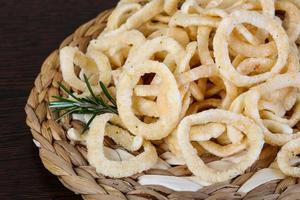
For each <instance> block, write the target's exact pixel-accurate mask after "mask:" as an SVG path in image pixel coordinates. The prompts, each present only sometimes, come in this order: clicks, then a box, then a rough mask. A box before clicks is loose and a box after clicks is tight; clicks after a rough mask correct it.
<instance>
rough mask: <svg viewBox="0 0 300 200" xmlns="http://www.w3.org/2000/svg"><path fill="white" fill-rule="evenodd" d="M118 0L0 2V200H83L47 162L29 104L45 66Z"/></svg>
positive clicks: (12, 0) (25, 0) (13, 0)
mask: <svg viewBox="0 0 300 200" xmlns="http://www.w3.org/2000/svg"><path fill="white" fill-rule="evenodd" d="M116 3H117V0H0V199H1V200H6V199H8V200H15V199H16V200H19V199H20V200H21V199H22V200H27V199H39V200H43V199H47V200H48V199H53V200H54V199H56V200H59V199H61V200H69V199H81V198H80V197H79V196H77V195H75V194H73V193H72V192H70V191H68V190H67V189H65V188H64V187H63V186H62V184H61V183H60V182H59V181H58V180H57V178H56V177H55V176H53V175H51V174H50V173H49V172H48V171H47V170H46V169H45V168H44V167H43V166H42V163H41V161H40V159H39V156H38V151H37V149H36V147H35V146H34V144H33V142H32V137H31V133H30V131H29V129H28V127H27V126H26V125H25V113H24V105H25V102H26V100H27V97H28V95H29V91H30V89H31V88H32V86H33V82H34V79H35V77H36V75H37V74H38V72H39V70H40V65H41V63H42V62H43V60H44V59H45V58H46V57H47V55H48V54H49V53H51V51H52V50H54V49H55V48H57V46H58V45H59V43H60V42H61V41H62V40H63V39H64V38H65V37H67V36H68V35H69V34H71V33H72V32H73V31H74V30H75V29H76V27H78V26H79V25H81V24H83V23H84V22H86V21H88V20H89V19H92V18H93V17H95V16H96V15H97V14H98V13H99V12H101V11H103V10H105V9H108V8H111V7H113V6H114V5H116Z"/></svg>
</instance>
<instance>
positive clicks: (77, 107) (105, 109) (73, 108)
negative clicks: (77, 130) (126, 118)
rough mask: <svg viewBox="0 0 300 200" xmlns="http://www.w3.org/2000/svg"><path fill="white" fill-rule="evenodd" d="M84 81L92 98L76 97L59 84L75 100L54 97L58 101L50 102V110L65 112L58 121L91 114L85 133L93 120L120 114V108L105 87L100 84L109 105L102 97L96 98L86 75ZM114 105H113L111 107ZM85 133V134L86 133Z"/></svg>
mask: <svg viewBox="0 0 300 200" xmlns="http://www.w3.org/2000/svg"><path fill="white" fill-rule="evenodd" d="M84 80H85V82H86V85H87V88H88V90H89V92H90V95H91V97H88V96H87V97H76V96H75V95H74V94H73V93H72V92H71V91H70V90H69V89H67V88H66V87H65V86H64V85H63V84H61V83H58V84H59V86H60V87H61V89H62V90H64V91H65V92H66V93H67V94H69V95H70V96H71V97H72V98H73V99H69V98H65V97H61V96H53V98H55V99H57V101H54V102H50V103H49V108H52V109H54V110H53V112H55V113H60V112H62V111H64V113H63V114H62V115H61V116H59V118H58V119H57V120H60V119H62V118H63V117H64V116H66V115H69V114H73V113H77V114H91V115H92V118H91V119H90V120H89V121H88V123H87V124H86V127H85V129H84V131H86V130H87V129H88V128H89V126H90V124H91V122H92V121H93V119H94V118H95V117H96V116H97V115H101V114H105V113H114V114H118V108H117V105H116V101H115V100H114V98H113V97H112V96H111V95H110V94H109V92H108V90H107V88H106V87H105V85H104V84H103V83H102V82H100V87H101V89H102V91H103V94H104V95H105V97H106V98H107V99H108V100H109V102H108V103H107V102H106V101H105V100H104V99H103V98H102V97H101V96H100V95H99V96H96V95H95V93H94V91H93V90H92V87H91V85H90V83H89V81H88V78H87V76H86V75H84ZM111 104H112V105H111ZM84 131H83V132H84Z"/></svg>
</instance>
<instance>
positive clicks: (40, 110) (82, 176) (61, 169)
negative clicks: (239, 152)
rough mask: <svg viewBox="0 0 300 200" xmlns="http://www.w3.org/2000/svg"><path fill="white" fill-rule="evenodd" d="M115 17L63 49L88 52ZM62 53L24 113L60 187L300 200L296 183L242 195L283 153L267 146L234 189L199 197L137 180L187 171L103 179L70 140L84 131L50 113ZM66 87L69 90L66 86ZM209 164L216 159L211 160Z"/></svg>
mask: <svg viewBox="0 0 300 200" xmlns="http://www.w3.org/2000/svg"><path fill="white" fill-rule="evenodd" d="M109 14H110V11H105V12H102V13H101V14H100V15H99V16H98V17H96V18H95V19H93V20H91V21H89V22H87V23H86V24H84V25H82V26H81V27H79V28H78V29H77V30H76V31H75V32H74V33H73V34H72V35H70V36H69V37H67V38H66V39H65V40H64V41H63V42H62V43H61V45H60V47H59V48H62V47H64V46H66V45H70V46H78V47H79V49H80V50H81V51H83V52H85V51H86V48H87V45H88V44H89V41H90V40H91V39H94V38H96V37H97V36H98V35H99V33H100V32H101V31H102V30H103V29H104V27H105V24H106V20H107V17H108V16H109ZM58 53H59V50H55V51H54V52H52V53H51V54H50V56H49V57H48V58H47V59H46V60H45V62H44V63H43V65H42V67H41V72H40V73H39V75H38V76H37V78H36V80H35V82H34V88H33V89H32V90H31V93H30V96H29V98H28V101H27V104H26V106H25V111H26V114H27V119H26V123H27V125H28V126H29V127H30V129H31V133H32V135H33V138H34V142H35V143H36V145H37V146H38V147H39V153H40V157H41V160H42V162H43V164H44V166H45V167H46V168H47V169H48V170H49V171H50V172H51V173H52V174H54V175H55V176H57V177H58V179H59V180H60V181H61V183H62V184H63V185H64V186H65V187H67V188H68V189H70V190H72V191H73V192H75V193H76V194H79V195H81V196H82V198H83V199H86V200H126V199H128V200H137V199H139V200H145V199H157V200H168V199H173V200H175V199H178V200H188V199H189V200H191V199H207V200H208V199H210V200H211V199H265V200H271V199H300V184H299V182H300V181H299V179H297V178H291V177H290V178H286V179H284V180H278V181H271V182H268V183H266V184H264V185H261V186H259V187H257V188H255V189H253V190H252V191H250V192H249V193H247V194H240V193H238V192H237V190H238V189H239V187H240V186H241V185H242V184H243V183H244V182H245V181H246V180H248V179H249V178H250V177H251V176H252V175H253V174H254V172H256V171H257V170H258V169H261V168H265V167H267V166H268V165H269V164H270V163H271V162H272V161H273V160H274V159H275V157H276V154H277V151H278V149H277V148H275V147H270V146H267V147H265V148H264V150H263V152H262V154H261V156H260V159H259V160H258V161H257V162H256V163H255V164H254V165H253V166H252V167H251V168H249V169H248V170H247V171H246V172H245V173H244V174H243V175H241V176H238V177H237V178H235V179H233V180H232V181H231V182H230V183H228V182H227V183H218V184H215V185H211V186H208V187H204V188H202V189H200V190H199V191H197V192H175V191H173V190H170V189H168V188H165V187H162V186H156V185H152V186H141V185H140V184H139V183H138V182H137V178H138V177H139V176H141V175H143V174H158V175H170V176H186V175H190V174H191V173H190V172H189V170H188V169H187V168H186V167H185V166H177V167H172V168H170V169H168V170H148V171H146V172H144V173H140V174H137V175H134V176H132V177H128V178H122V179H112V178H107V177H104V176H103V175H101V174H98V173H97V172H96V171H95V169H94V168H93V167H91V166H89V164H88V161H87V159H86V154H87V152H86V148H85V147H84V146H82V145H78V144H76V145H74V144H73V143H71V142H70V141H69V140H68V139H67V137H66V130H67V129H68V128H70V127H76V126H81V124H80V123H79V122H78V121H75V120H72V119H71V118H66V119H64V121H63V123H61V124H59V123H56V122H55V116H54V115H53V114H52V112H51V111H50V110H49V108H48V103H49V102H50V101H53V99H52V96H53V95H58V94H59V95H63V93H62V92H61V91H60V89H59V87H58V85H57V82H60V81H62V74H61V72H60V66H59V63H60V62H59V56H58ZM64 85H67V84H66V83H64ZM206 159H207V161H208V160H209V159H211V158H206Z"/></svg>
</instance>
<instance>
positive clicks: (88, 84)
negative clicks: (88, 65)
mask: <svg viewBox="0 0 300 200" xmlns="http://www.w3.org/2000/svg"><path fill="white" fill-rule="evenodd" d="M83 78H84V81H85V84H86V86H87V88H88V90H89V92H90V94H91V95H92V97H93V98H94V100H96V102H97V97H96V95H95V94H94V92H93V90H92V87H91V85H90V83H89V79H88V78H87V76H86V75H85V74H83Z"/></svg>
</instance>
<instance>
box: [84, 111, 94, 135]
mask: <svg viewBox="0 0 300 200" xmlns="http://www.w3.org/2000/svg"><path fill="white" fill-rule="evenodd" d="M96 116H97V113H95V114H94V115H93V116H92V117H91V119H90V120H89V121H88V122H87V123H86V125H85V127H84V129H83V130H82V133H84V132H85V131H86V130H88V129H89V127H90V124H91V123H92V121H93V120H94V119H95V117H96Z"/></svg>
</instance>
